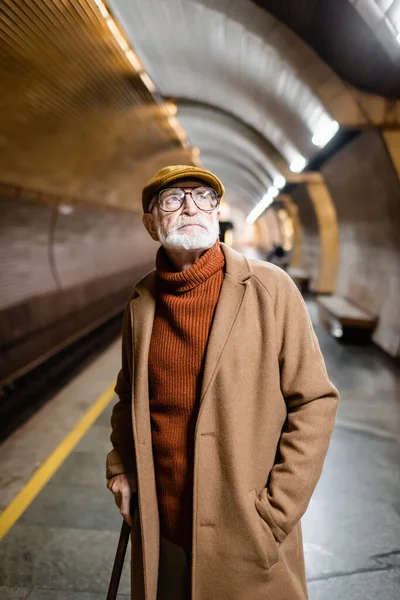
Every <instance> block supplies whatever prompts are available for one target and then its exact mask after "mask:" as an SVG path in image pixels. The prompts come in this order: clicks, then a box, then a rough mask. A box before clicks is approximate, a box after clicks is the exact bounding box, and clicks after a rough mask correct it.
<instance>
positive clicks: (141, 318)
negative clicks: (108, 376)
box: [130, 271, 156, 436]
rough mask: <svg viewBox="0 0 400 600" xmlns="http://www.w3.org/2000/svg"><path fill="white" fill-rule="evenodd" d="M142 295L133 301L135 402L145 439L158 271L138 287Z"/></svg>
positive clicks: (148, 425) (148, 432) (138, 427)
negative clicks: (149, 360) (156, 275)
mask: <svg viewBox="0 0 400 600" xmlns="http://www.w3.org/2000/svg"><path fill="white" fill-rule="evenodd" d="M135 290H136V292H137V293H138V296H137V297H136V298H135V299H133V300H132V301H131V305H130V306H131V322H132V329H133V332H132V334H133V356H134V373H135V377H134V403H133V409H134V412H135V420H136V426H137V431H138V432H141V436H143V435H144V433H145V432H146V434H151V432H150V410H149V378H148V357H149V347H150V339H151V332H152V329H153V322H154V314H155V308H156V300H155V272H154V271H152V272H151V273H150V274H149V275H148V276H147V277H146V278H145V279H144V280H142V282H141V283H140V284H139V285H138V286H136V288H135Z"/></svg>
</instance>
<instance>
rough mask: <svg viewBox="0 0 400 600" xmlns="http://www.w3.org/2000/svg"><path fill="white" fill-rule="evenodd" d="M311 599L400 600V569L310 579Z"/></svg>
mask: <svg viewBox="0 0 400 600" xmlns="http://www.w3.org/2000/svg"><path fill="white" fill-rule="evenodd" d="M308 591H309V598H310V600H399V598H400V571H399V570H392V571H375V572H371V573H356V574H353V575H345V576H343V577H335V578H333V579H328V580H321V581H310V582H309V583H308Z"/></svg>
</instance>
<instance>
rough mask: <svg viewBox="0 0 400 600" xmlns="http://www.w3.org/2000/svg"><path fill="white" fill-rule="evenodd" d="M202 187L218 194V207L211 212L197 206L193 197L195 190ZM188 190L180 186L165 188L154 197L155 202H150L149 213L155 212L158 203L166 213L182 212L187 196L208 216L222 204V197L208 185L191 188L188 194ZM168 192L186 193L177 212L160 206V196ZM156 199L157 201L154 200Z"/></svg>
mask: <svg viewBox="0 0 400 600" xmlns="http://www.w3.org/2000/svg"><path fill="white" fill-rule="evenodd" d="M202 187H203V188H206V189H207V190H213V192H215V193H216V194H217V204H216V206H214V208H211V209H210V210H207V209H206V208H200V206H198V205H197V203H196V200H195V199H194V198H193V196H192V192H193V190H197V189H199V188H202ZM186 189H188V188H183V187H180V186H178V185H177V186H174V187H171V188H169V187H168V188H163V189H162V190H160V191H159V192H158V193H157V195H156V196H154V197H153V200H152V201H151V202H150V206H149V208H148V212H149V213H151V211H152V210H153V208H154V207H155V205H156V202H158V206H159V207H160V210H162V211H163V212H166V213H174V212H176V211H177V210H180V209H181V208H182V206H183V205H184V203H185V200H186V196H190V197H191V199H192V200H193V202H194V203H195V205H196V208H198V209H199V210H201V211H203V212H206V213H208V214H211V213H212V212H214V210H216V209H217V208H218V207H219V205H220V203H221V197H220V195H219V194H218V192H217V191H216V190H214V188H212V187H209V186H207V185H196V187H193V188H190V189H189V191H188V192H187V191H186ZM166 190H182V192H183V193H184V196H183V200H182V203H181V205H180V207H179V208H176V209H175V210H165V209H164V208H162V207H161V205H160V194H162V192H165V191H166ZM154 198H156V199H154Z"/></svg>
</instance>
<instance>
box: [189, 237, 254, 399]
mask: <svg viewBox="0 0 400 600" xmlns="http://www.w3.org/2000/svg"><path fill="white" fill-rule="evenodd" d="M221 248H222V251H223V252H224V254H225V269H226V273H225V277H224V281H223V283H222V286H221V292H220V295H219V299H218V304H217V308H216V311H215V315H214V319H213V323H212V326H211V331H210V336H209V339H208V344H207V352H206V359H205V365H204V375H203V384H202V390H201V396H200V401H202V400H203V399H204V396H205V395H206V394H207V391H208V389H209V387H210V384H211V382H212V380H213V378H214V375H215V374H216V372H217V369H218V365H219V362H220V360H221V356H222V354H223V351H224V348H225V346H226V342H227V340H228V337H229V334H230V332H231V330H232V327H233V325H234V323H235V320H236V317H237V314H238V312H239V309H240V306H241V304H242V301H243V298H244V295H245V291H246V280H247V279H249V277H250V275H251V267H250V265H249V263H248V261H247V260H246V259H245V257H244V256H243V255H242V254H239V253H238V252H236V251H235V250H232V249H231V248H229V246H226V245H225V244H221Z"/></svg>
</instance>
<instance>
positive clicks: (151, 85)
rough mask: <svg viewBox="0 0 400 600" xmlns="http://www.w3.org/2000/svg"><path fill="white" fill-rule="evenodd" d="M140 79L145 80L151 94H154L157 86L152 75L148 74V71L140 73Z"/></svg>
mask: <svg viewBox="0 0 400 600" xmlns="http://www.w3.org/2000/svg"><path fill="white" fill-rule="evenodd" d="M140 79H141V80H142V81H143V83H144V85H145V86H146V87H147V89H148V90H149V92H150V94H153V93H154V92H155V91H156V86H155V85H154V83H153V82H152V80H151V79H150V77H149V76H148V75H147V73H140Z"/></svg>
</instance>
